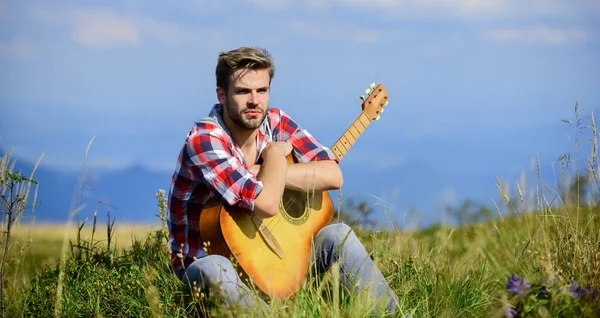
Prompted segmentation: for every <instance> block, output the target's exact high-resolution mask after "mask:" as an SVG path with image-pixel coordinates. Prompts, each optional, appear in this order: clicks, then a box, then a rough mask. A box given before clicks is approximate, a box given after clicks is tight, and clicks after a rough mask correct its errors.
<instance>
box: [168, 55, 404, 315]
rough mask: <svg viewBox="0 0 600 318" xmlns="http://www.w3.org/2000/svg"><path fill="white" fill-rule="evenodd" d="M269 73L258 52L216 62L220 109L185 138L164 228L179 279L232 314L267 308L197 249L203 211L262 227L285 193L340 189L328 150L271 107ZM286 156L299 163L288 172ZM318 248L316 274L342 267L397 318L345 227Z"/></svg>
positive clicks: (325, 232) (220, 261)
mask: <svg viewBox="0 0 600 318" xmlns="http://www.w3.org/2000/svg"><path fill="white" fill-rule="evenodd" d="M274 73H275V66H274V64H273V62H272V60H271V56H270V54H269V53H268V52H267V51H266V50H264V49H258V48H248V47H242V48H239V49H236V50H233V51H229V52H223V53H221V54H220V55H219V59H218V63H217V67H216V78H217V89H216V93H217V99H218V101H219V103H218V104H215V105H214V106H213V107H212V110H211V111H210V113H209V115H208V117H206V118H203V119H201V120H199V121H197V122H196V123H195V125H194V127H193V128H192V130H191V131H190V132H189V133H188V135H187V138H186V141H185V144H184V145H183V149H182V150H181V152H180V154H179V158H178V162H177V167H176V170H175V173H174V174H173V179H172V184H171V188H170V191H169V198H168V213H169V217H168V225H169V231H170V244H171V249H172V256H171V260H172V266H173V269H174V271H175V273H176V274H177V276H178V277H179V278H180V279H181V280H182V281H184V282H185V283H187V284H190V285H195V286H196V287H198V288H199V289H200V291H201V292H203V293H205V294H206V295H213V296H214V295H215V294H216V296H221V299H223V300H225V301H227V302H228V303H229V304H231V305H242V306H256V305H263V306H266V304H265V303H264V302H263V301H262V300H260V298H258V297H254V296H252V295H251V293H250V289H249V288H248V287H247V286H246V285H245V284H244V283H243V282H242V281H241V279H240V278H239V275H238V274H237V273H236V271H235V269H234V267H233V265H232V264H231V262H230V261H229V259H227V258H225V257H222V256H219V255H207V254H206V252H205V251H204V250H203V248H202V247H203V244H202V243H203V242H202V238H201V237H200V233H199V228H198V222H199V220H200V212H201V211H202V209H203V206H204V204H205V203H206V202H207V201H208V200H210V199H212V198H215V197H216V198H218V199H220V200H221V201H222V202H224V203H226V204H228V205H230V206H238V207H241V208H244V209H247V210H248V211H250V213H253V214H254V216H255V217H258V218H263V219H264V218H270V217H272V216H274V215H275V214H276V213H278V206H279V200H280V199H281V197H282V195H283V190H284V188H286V187H287V188H289V189H294V190H297V191H313V190H315V191H326V190H333V189H339V188H340V187H341V186H342V184H343V176H342V172H341V170H340V168H339V166H338V161H337V158H336V157H335V155H334V154H333V153H332V152H331V150H330V149H329V148H327V147H325V146H324V145H323V144H321V143H320V142H319V141H318V140H316V139H315V138H314V137H313V136H312V135H311V134H309V133H308V132H307V131H306V130H304V129H302V128H301V127H300V126H299V125H298V124H297V123H296V122H295V121H294V120H293V119H292V118H290V116H288V115H287V114H286V113H285V112H284V111H282V110H280V109H276V108H269V95H270V84H271V80H272V79H273V76H274ZM290 153H293V155H294V156H295V157H296V158H297V159H298V162H299V163H298V164H293V165H288V163H287V161H286V157H287V156H288V154H290ZM347 234H349V235H348V237H347V238H346V235H347ZM344 238H346V241H345V242H343V243H342V241H343V240H344ZM314 249H315V252H314V254H313V255H312V261H313V262H314V265H313V268H315V269H316V271H317V273H323V272H325V271H327V270H328V269H329V268H330V267H331V265H332V264H333V263H334V262H339V263H340V265H341V266H340V271H341V274H342V275H341V279H342V283H343V284H344V285H345V286H346V287H347V288H349V289H350V290H354V291H359V290H363V289H364V290H366V291H368V292H369V293H370V296H371V297H373V298H377V299H383V304H384V305H385V306H386V307H387V309H389V310H392V311H394V310H395V308H396V305H397V302H398V299H397V297H396V295H395V294H394V292H393V291H392V290H391V289H390V288H389V286H388V284H387V283H386V281H385V279H384V277H383V276H382V274H381V273H380V272H379V270H378V269H377V268H376V266H375V265H374V263H373V262H372V260H371V259H370V257H369V255H368V254H367V252H366V251H365V248H364V247H363V245H362V244H361V243H360V242H359V240H358V238H357V237H356V235H355V234H354V233H353V232H352V230H351V229H350V228H349V227H348V226H347V225H345V224H332V225H328V226H326V227H325V228H323V229H322V230H321V231H320V232H319V233H318V235H317V236H316V237H315V240H314ZM311 264H313V263H311ZM257 302H258V304H257Z"/></svg>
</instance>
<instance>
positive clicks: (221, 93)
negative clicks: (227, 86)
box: [217, 87, 227, 105]
mask: <svg viewBox="0 0 600 318" xmlns="http://www.w3.org/2000/svg"><path fill="white" fill-rule="evenodd" d="M217 99H218V100H219V103H221V104H223V105H225V104H226V102H227V93H226V92H225V90H224V89H222V88H221V87H217Z"/></svg>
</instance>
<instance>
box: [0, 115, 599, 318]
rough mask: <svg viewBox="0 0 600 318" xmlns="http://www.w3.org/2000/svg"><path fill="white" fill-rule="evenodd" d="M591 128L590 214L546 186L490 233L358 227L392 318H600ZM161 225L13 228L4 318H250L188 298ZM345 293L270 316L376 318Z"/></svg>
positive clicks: (325, 283)
mask: <svg viewBox="0 0 600 318" xmlns="http://www.w3.org/2000/svg"><path fill="white" fill-rule="evenodd" d="M590 127H591V129H592V131H593V135H592V136H593V138H592V143H591V145H592V151H591V155H588V154H584V156H583V157H585V158H586V162H589V165H588V166H587V167H586V166H585V165H582V166H580V167H579V170H581V171H585V174H586V175H587V176H588V179H587V180H589V181H590V183H588V185H589V184H591V185H595V186H594V187H591V188H590V189H593V191H592V192H591V193H587V196H586V197H587V198H589V199H588V200H586V201H585V202H584V201H582V200H579V198H580V197H579V192H578V193H576V194H577V195H576V196H573V195H572V194H573V192H572V191H571V190H569V191H571V192H569V191H566V192H561V191H562V190H561V189H551V188H549V187H547V186H546V185H545V184H543V183H540V184H539V186H538V190H537V191H536V193H534V196H533V197H534V200H535V202H536V204H535V208H534V209H532V210H530V211H521V209H520V208H519V207H520V206H521V205H520V203H521V202H522V201H524V200H523V198H524V197H525V196H526V194H525V193H522V192H521V191H520V190H519V192H518V194H517V196H513V195H511V194H508V193H504V190H503V189H504V187H503V186H502V185H501V184H498V188H499V190H500V195H501V197H504V198H505V199H506V200H507V201H511V200H512V201H514V202H516V205H512V204H498V207H497V210H496V212H498V213H497V215H496V216H495V217H494V218H491V219H489V220H487V221H485V222H480V223H476V224H471V225H465V226H463V227H450V226H448V227H443V226H433V227H430V228H426V229H422V230H418V231H413V232H405V231H396V232H389V231H387V232H386V231H381V232H375V231H366V230H362V229H361V228H358V227H356V232H357V234H358V236H359V238H360V239H361V240H362V242H363V243H364V244H365V246H366V248H367V250H368V251H370V252H371V253H372V257H373V259H374V261H375V263H376V264H377V266H378V267H379V268H380V270H381V271H382V272H383V274H384V275H385V276H386V278H387V280H388V282H389V283H390V285H391V287H392V288H393V289H394V291H396V293H397V295H398V297H399V299H400V303H399V304H398V305H399V307H400V313H399V314H398V315H396V316H398V317H405V316H411V317H600V314H599V313H600V295H598V289H599V288H600V220H599V219H598V216H599V213H600V208H598V202H600V201H598V197H599V195H600V193H598V190H597V189H598V187H597V185H598V184H600V182H598V171H599V169H598V168H599V166H598V161H597V142H596V140H597V138H596V137H597V135H596V131H595V125H594V123H593V121H592V123H591V126H590ZM5 167H6V165H5ZM574 185H575V187H573V184H569V185H566V184H565V185H564V186H561V188H562V189H563V190H564V189H567V190H568V189H572V190H573V189H579V183H576V184H574ZM40 186H43V185H40ZM582 187H583V185H582ZM157 198H158V200H159V212H160V213H159V214H160V215H164V211H165V210H164V209H165V201H164V192H162V193H160V194H157ZM572 198H575V200H573V199H572ZM149 199H152V198H149ZM505 203H507V202H505ZM515 206H516V208H515V209H514V210H513V209H512V208H508V207H515ZM521 207H522V206H521ZM500 212H501V213H500ZM157 221H160V220H157ZM158 223H159V225H158V226H133V225H128V224H114V223H108V224H95V226H96V230H95V231H94V230H93V229H94V222H93V221H92V220H90V221H89V222H88V223H87V224H86V225H85V226H83V227H82V228H81V229H78V228H77V226H76V225H71V226H70V227H69V228H68V229H67V228H66V225H62V224H58V225H57V224H50V225H48V224H34V225H26V224H18V223H15V225H14V227H13V231H12V235H13V238H12V245H11V248H10V250H9V253H8V254H7V255H6V257H5V258H6V261H7V263H6V271H5V273H4V275H5V277H4V278H5V282H6V284H5V286H6V295H5V307H4V310H5V311H6V315H7V316H8V317H21V316H27V317H30V316H34V317H188V316H207V315H212V316H217V317H218V316H227V317H239V316H253V315H254V314H253V313H251V312H249V311H243V312H234V311H231V310H229V309H228V308H225V307H223V306H220V305H219V304H218V303H217V302H215V301H214V300H213V299H206V298H205V297H203V294H201V293H198V292H196V291H195V290H189V289H187V288H185V287H184V286H183V284H182V283H181V282H179V281H178V280H177V278H175V277H174V275H172V274H171V273H170V272H169V263H170V259H169V257H170V254H169V250H168V241H167V233H166V228H165V227H164V223H163V224H162V225H160V224H161V223H160V222H158ZM3 225H4V226H6V224H3ZM5 238H6V237H4V238H3V240H2V244H3V245H4V243H5V242H6V239H5ZM338 284H339V275H336V274H335V273H328V274H326V275H324V276H322V277H317V278H315V279H311V280H308V281H307V282H306V284H305V286H304V287H303V288H302V290H301V291H300V292H298V293H297V294H296V295H294V296H293V297H291V298H290V299H286V300H279V301H273V302H271V303H270V305H271V308H272V312H271V313H270V316H272V317H367V316H370V315H371V312H370V311H371V310H372V306H371V305H372V304H373V302H372V301H369V300H366V299H362V298H360V297H356V296H354V295H352V294H349V293H347V292H346V291H344V290H343V289H342V288H339V286H338ZM257 295H260V294H259V293H257ZM257 297H258V296H257Z"/></svg>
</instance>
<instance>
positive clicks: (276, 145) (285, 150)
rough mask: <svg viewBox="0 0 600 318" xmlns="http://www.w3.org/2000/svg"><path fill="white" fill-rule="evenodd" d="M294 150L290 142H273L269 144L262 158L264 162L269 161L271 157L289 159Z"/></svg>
mask: <svg viewBox="0 0 600 318" xmlns="http://www.w3.org/2000/svg"><path fill="white" fill-rule="evenodd" d="M292 149H293V147H292V144H291V143H290V142H288V141H273V142H270V143H268V144H267V146H266V147H265V149H264V150H263V152H262V155H261V156H262V158H263V160H267V158H269V157H270V156H283V157H287V156H288V155H289V154H290V153H291V152H292Z"/></svg>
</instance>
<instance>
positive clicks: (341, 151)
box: [331, 113, 371, 160]
mask: <svg viewBox="0 0 600 318" xmlns="http://www.w3.org/2000/svg"><path fill="white" fill-rule="evenodd" d="M369 124H371V121H370V120H369V117H367V115H365V114H364V113H361V114H360V115H359V116H358V118H357V119H356V120H355V121H354V123H352V125H350V128H348V130H346V132H345V133H344V134H343V135H342V136H341V137H340V139H338V141H336V142H335V144H334V145H333V147H331V150H332V151H333V153H334V154H335V155H336V157H337V158H338V160H342V158H343V157H344V156H345V155H346V153H348V150H350V147H352V145H354V143H355V142H356V140H357V139H358V137H360V135H361V134H362V133H363V132H364V131H365V129H367V127H368V126H369Z"/></svg>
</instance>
